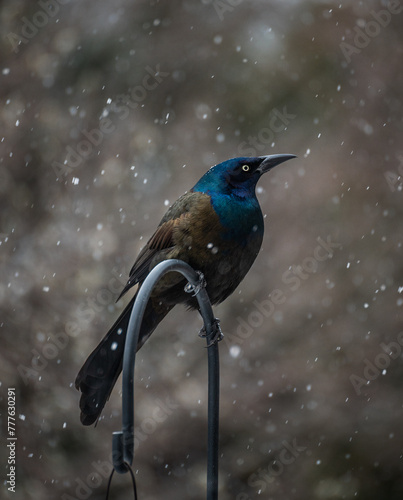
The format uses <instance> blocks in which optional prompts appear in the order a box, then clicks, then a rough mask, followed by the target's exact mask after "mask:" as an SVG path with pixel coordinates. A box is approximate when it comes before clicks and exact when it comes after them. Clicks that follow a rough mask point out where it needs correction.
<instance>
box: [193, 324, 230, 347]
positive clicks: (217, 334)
mask: <svg viewBox="0 0 403 500" xmlns="http://www.w3.org/2000/svg"><path fill="white" fill-rule="evenodd" d="M199 337H203V338H204V337H207V332H206V327H205V326H203V328H202V329H201V330H200V332H199ZM223 338H224V334H223V332H222V331H221V327H220V320H219V319H218V318H214V321H213V323H211V341H210V343H209V345H208V346H207V347H210V346H211V345H214V344H217V342H220V340H222V339H223Z"/></svg>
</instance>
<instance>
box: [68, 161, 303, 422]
mask: <svg viewBox="0 0 403 500" xmlns="http://www.w3.org/2000/svg"><path fill="white" fill-rule="evenodd" d="M291 158H295V155H289V154H280V155H270V156H259V157H254V158H233V159H231V160H227V161H225V162H223V163H220V164H218V165H215V166H214V167H211V168H210V169H209V170H208V171H207V173H206V174H204V175H203V177H202V178H201V179H200V180H199V181H198V182H197V184H196V185H195V186H194V187H193V188H192V189H191V190H190V191H189V192H186V193H185V194H184V195H182V196H181V197H180V198H179V199H178V200H177V201H176V202H175V203H174V204H173V205H172V206H171V207H170V208H169V209H168V211H167V213H166V214H165V215H164V217H163V218H162V220H161V222H160V224H159V226H158V227H157V230H156V231H155V233H154V234H153V235H152V236H151V238H150V239H149V241H148V242H147V244H146V245H145V246H144V248H143V249H142V250H141V252H140V254H139V256H138V257H137V260H136V262H135V263H134V265H133V267H132V269H131V271H130V275H129V280H128V282H127V284H126V286H125V287H124V288H123V291H122V293H121V294H120V296H119V298H120V297H121V296H122V295H123V294H124V293H126V292H127V291H128V290H129V289H130V288H131V287H132V286H134V285H136V284H138V285H139V286H141V284H142V282H143V281H144V279H145V278H146V276H147V274H148V273H149V271H150V270H151V269H152V268H153V267H154V266H156V265H157V264H158V263H159V262H161V261H163V260H166V259H181V260H183V261H185V262H187V263H188V264H190V265H191V266H192V267H193V268H194V269H195V270H197V271H201V272H202V273H203V275H204V278H205V280H206V287H207V292H208V294H209V297H210V300H211V303H212V304H218V303H220V302H222V301H223V300H224V299H226V298H227V297H228V296H229V295H230V294H231V293H232V292H233V291H234V290H235V288H236V287H237V286H238V285H239V283H240V282H241V281H242V280H243V278H244V277H245V275H246V273H247V272H248V271H249V269H250V267H251V265H252V264H253V262H254V260H255V259H256V256H257V254H258V252H259V250H260V246H261V244H262V239H263V230H264V225H263V216H262V212H261V209H260V206H259V202H258V200H257V198H256V194H255V187H256V183H257V181H258V180H259V178H260V177H261V175H262V174H264V173H265V172H268V171H269V170H271V169H272V168H273V167H275V166H276V165H279V164H280V163H282V162H284V161H287V160H290V159H291ZM185 285H186V280H185V279H184V278H183V276H182V275H181V274H179V273H175V272H170V273H167V274H166V275H165V276H164V277H163V278H162V279H161V280H160V281H159V282H158V284H157V286H156V288H155V289H154V291H153V293H152V295H151V298H150V300H149V302H148V304H147V307H146V312H145V314H144V319H143V323H142V326H141V330H140V336H139V344H138V349H139V348H140V347H141V346H142V345H143V344H144V342H145V341H146V340H147V339H148V337H149V336H150V335H151V333H152V332H153V331H154V330H155V328H156V327H157V325H158V324H159V323H160V322H161V321H162V319H163V318H164V317H165V316H166V315H167V314H168V312H169V311H170V310H171V309H172V308H173V307H174V306H175V305H176V304H185V305H186V306H188V307H190V308H194V309H197V307H198V305H197V300H196V298H195V297H192V296H191V295H190V294H189V293H186V292H185V290H184V287H185ZM135 300H136V295H135V296H134V297H133V298H132V299H131V300H130V302H129V304H128V305H127V306H126V308H125V309H124V311H123V312H122V314H121V315H120V316H119V318H118V319H117V320H116V322H115V323H114V325H113V326H112V328H111V329H110V330H109V332H108V333H107V334H106V335H105V337H104V338H103V340H102V341H101V342H100V344H99V345H98V346H97V347H96V348H95V349H94V351H93V352H92V353H91V354H90V356H89V357H88V359H87V361H86V362H85V363H84V365H83V367H82V368H81V370H80V372H79V373H78V375H77V378H76V388H77V389H78V390H81V393H82V394H81V399H80V409H81V422H82V423H83V424H84V425H91V424H92V423H94V422H95V421H96V420H97V419H98V418H99V416H100V414H101V412H102V409H103V407H104V406H105V403H106V401H107V400H108V398H109V395H110V393H111V391H112V389H113V386H114V385H115V382H116V379H117V378H118V376H119V374H120V372H121V370H122V361H123V351H124V343H125V337H126V331H127V327H128V324H129V318H130V313H131V310H132V307H133V304H134V301H135Z"/></svg>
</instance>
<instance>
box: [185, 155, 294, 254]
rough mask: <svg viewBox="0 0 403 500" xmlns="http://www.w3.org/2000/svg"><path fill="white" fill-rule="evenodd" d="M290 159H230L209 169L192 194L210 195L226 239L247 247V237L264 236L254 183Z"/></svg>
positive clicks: (286, 157)
mask: <svg viewBox="0 0 403 500" xmlns="http://www.w3.org/2000/svg"><path fill="white" fill-rule="evenodd" d="M291 158H295V155H285V154H284V155H270V156H258V157H252V158H233V159H232V160H227V161H224V162H223V163H219V164H218V165H215V166H214V167H211V168H210V170H208V172H206V173H205V174H204V175H203V177H202V178H201V179H200V180H199V182H198V183H197V184H196V185H195V186H194V187H193V189H192V191H196V192H200V193H205V194H207V195H209V196H210V199H211V205H212V208H213V209H214V210H215V212H216V214H217V215H218V217H219V220H220V222H221V225H222V226H223V228H225V230H226V233H225V235H226V236H225V237H228V238H230V239H237V241H238V242H239V243H240V244H241V245H246V244H247V243H248V241H249V238H250V235H255V236H256V237H258V238H260V240H261V238H262V236H263V216H262V211H261V210H260V206H259V202H258V200H257V198H256V194H255V188H256V183H257V181H258V180H259V179H260V177H261V176H262V175H263V174H264V173H266V172H268V171H269V170H271V169H272V168H273V167H275V166H276V165H279V164H280V163H283V162H284V161H287V160H290V159H291ZM259 245H260V243H259Z"/></svg>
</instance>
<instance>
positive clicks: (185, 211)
mask: <svg viewBox="0 0 403 500" xmlns="http://www.w3.org/2000/svg"><path fill="white" fill-rule="evenodd" d="M204 196H205V195H204ZM199 198H200V193H193V192H189V193H185V194H184V195H182V196H181V197H180V198H179V199H178V200H177V201H176V202H175V203H174V204H173V205H172V206H171V207H170V209H169V210H168V211H167V213H166V214H165V216H164V217H163V219H162V220H161V222H160V224H159V226H158V228H157V230H156V231H155V233H154V234H153V235H152V236H151V238H150V239H149V240H148V242H147V243H146V245H145V246H144V247H143V249H142V250H141V252H140V253H139V255H138V257H137V259H136V261H135V263H134V264H133V267H132V269H131V271H130V274H129V279H128V281H127V284H126V285H125V287H124V289H123V290H122V293H121V294H120V296H119V298H120V297H122V295H124V294H125V293H126V292H127V290H129V289H130V288H131V287H132V286H134V285H136V284H137V283H141V282H142V281H144V280H145V278H146V276H147V275H148V273H149V272H150V266H151V264H152V263H153V261H154V259H155V258H156V257H157V254H158V253H159V252H164V254H166V253H168V252H167V250H169V249H170V248H173V247H174V245H175V243H174V233H175V231H177V230H179V231H180V230H182V229H185V228H186V227H188V225H189V220H190V210H191V208H192V206H193V205H194V204H195V203H197V201H198V199H199ZM155 260H157V259H155ZM162 260H163V259H162Z"/></svg>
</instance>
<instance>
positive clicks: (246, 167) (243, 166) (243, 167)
mask: <svg viewBox="0 0 403 500" xmlns="http://www.w3.org/2000/svg"><path fill="white" fill-rule="evenodd" d="M249 169H250V167H249V165H242V170H243V171H244V172H249Z"/></svg>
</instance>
